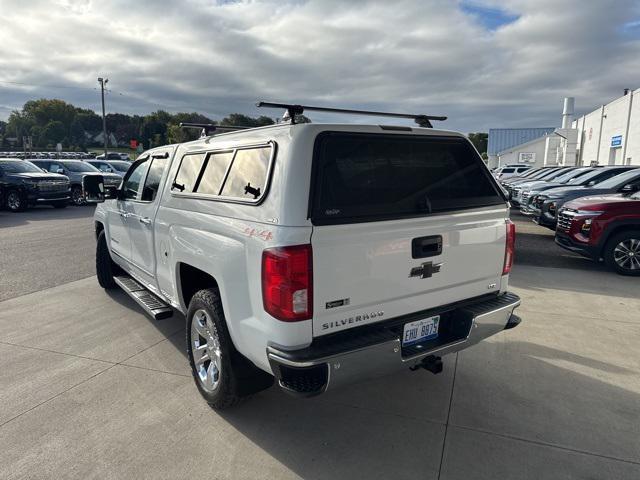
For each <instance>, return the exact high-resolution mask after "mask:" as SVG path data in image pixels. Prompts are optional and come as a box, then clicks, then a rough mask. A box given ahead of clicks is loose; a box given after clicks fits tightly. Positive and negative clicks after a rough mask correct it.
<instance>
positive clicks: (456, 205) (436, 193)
mask: <svg viewBox="0 0 640 480" xmlns="http://www.w3.org/2000/svg"><path fill="white" fill-rule="evenodd" d="M505 202H506V198H505V197H504V195H503V193H502V192H501V191H500V189H499V187H498V186H497V184H496V183H495V181H494V180H493V179H492V178H491V175H490V174H489V172H488V170H487V169H486V167H485V166H484V164H483V162H482V159H481V158H480V157H479V156H478V154H477V152H476V151H475V150H474V148H473V147H472V146H471V144H470V143H469V142H468V141H467V140H466V139H464V138H460V137H445V136H432V135H428V136H427V135H399V134H370V133H346V132H323V133H321V134H320V135H318V137H317V138H316V142H315V147H314V158H313V180H312V188H311V199H310V208H309V216H310V218H311V220H312V223H313V224H314V225H327V224H344V223H358V222H373V221H383V220H394V219H400V218H411V217H421V216H425V215H430V214H437V213H443V212H450V211H456V210H461V209H468V208H477V207H483V206H489V205H501V204H502V205H504V204H505Z"/></svg>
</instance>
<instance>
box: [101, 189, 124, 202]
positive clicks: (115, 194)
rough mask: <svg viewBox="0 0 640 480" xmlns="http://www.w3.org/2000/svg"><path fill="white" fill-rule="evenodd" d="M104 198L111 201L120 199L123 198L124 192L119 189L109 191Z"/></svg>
mask: <svg viewBox="0 0 640 480" xmlns="http://www.w3.org/2000/svg"><path fill="white" fill-rule="evenodd" d="M104 198H105V200H111V199H114V198H117V199H120V198H122V190H120V189H119V188H116V189H115V190H114V189H108V190H106V191H105V192H104Z"/></svg>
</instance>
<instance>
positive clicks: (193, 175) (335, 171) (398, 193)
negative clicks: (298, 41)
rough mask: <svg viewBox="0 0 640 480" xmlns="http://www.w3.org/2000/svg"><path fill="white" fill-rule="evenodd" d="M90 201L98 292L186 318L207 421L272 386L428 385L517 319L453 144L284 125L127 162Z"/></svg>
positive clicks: (502, 232)
mask: <svg viewBox="0 0 640 480" xmlns="http://www.w3.org/2000/svg"><path fill="white" fill-rule="evenodd" d="M297 107H299V106H297ZM292 112H293V114H294V115H295V114H296V113H299V110H292ZM294 118H295V117H294ZM420 118H421V119H422V120H424V117H423V116H420ZM423 124H424V123H423ZM208 133H209V132H208ZM101 188H102V185H101V184H100V183H99V181H97V182H95V183H91V184H85V190H86V192H85V193H86V195H87V196H88V197H91V199H93V200H94V201H96V202H98V203H100V202H103V203H101V204H100V205H99V206H98V207H97V208H96V212H95V231H96V237H97V255H96V267H97V275H98V281H99V282H100V285H102V286H103V287H104V288H117V287H120V288H122V289H124V290H125V291H126V292H127V293H128V294H129V295H130V296H131V297H132V298H133V299H134V300H136V301H137V302H138V303H139V304H140V306H141V307H142V308H143V309H144V310H145V311H146V312H147V313H148V314H149V315H151V316H152V317H153V318H155V319H158V320H160V319H162V318H165V317H168V316H171V315H172V314H173V313H174V312H175V311H177V312H180V313H182V314H183V315H184V316H185V317H186V348H187V352H188V356H189V360H190V362H191V366H192V369H193V376H194V379H195V383H196V385H197V387H198V389H199V391H200V393H201V394H202V395H203V397H204V398H205V399H206V400H207V402H208V403H209V404H210V405H211V406H212V407H214V408H216V409H222V408H225V407H229V406H231V405H234V404H235V403H236V402H237V401H239V400H240V399H241V398H243V397H246V396H248V395H249V394H251V393H255V392H257V391H259V390H262V389H265V388H268V387H269V386H270V385H272V383H273V379H274V377H275V379H277V383H278V385H279V386H280V387H281V388H283V389H284V390H286V391H287V392H289V393H291V394H294V395H298V396H312V395H317V394H320V393H323V392H325V391H326V390H327V389H329V388H335V387H337V386H339V385H341V384H349V383H353V382H356V381H360V380H363V379H367V378H372V377H379V376H382V375H385V374H389V373H392V372H394V371H397V370H399V369H402V368H412V369H416V368H418V367H424V368H425V369H427V370H430V371H432V372H434V373H438V372H439V371H441V369H442V362H441V356H442V355H445V354H448V353H451V352H456V351H459V350H462V349H464V348H467V347H469V346H471V345H473V344H475V343H477V342H478V341H480V340H482V339H484V338H486V337H488V336H490V335H494V334H496V333H498V332H500V331H502V330H504V329H508V328H512V327H514V326H516V325H517V324H518V323H519V322H520V319H519V318H518V317H517V316H516V315H514V314H513V310H514V309H515V308H516V307H517V306H518V305H519V304H520V299H519V298H518V296H517V295H515V294H513V293H510V292H508V290H507V284H508V278H509V271H510V269H511V264H512V261H513V249H514V236H515V230H514V225H513V223H512V222H511V221H510V220H509V218H508V215H509V210H508V204H507V200H506V199H505V197H504V195H503V193H502V191H501V189H500V187H499V186H498V185H497V183H496V181H495V180H494V179H493V178H492V176H491V174H490V173H489V171H488V169H487V168H486V167H485V165H484V164H483V162H482V160H481V158H480V156H479V155H478V153H477V151H476V150H475V149H474V148H473V146H472V145H471V143H470V142H469V141H468V140H467V139H466V138H465V137H464V136H463V135H462V134H459V133H454V132H449V131H442V130H435V129H433V128H422V127H405V126H385V125H352V124H309V123H307V124H295V123H293V122H287V123H281V124H277V125H273V126H268V127H260V128H252V129H247V130H243V131H238V132H231V133H223V134H218V135H208V134H207V135H204V136H203V138H201V139H200V140H196V141H193V142H189V143H184V144H180V145H169V146H165V147H160V148H155V149H153V150H150V151H147V152H145V153H143V154H142V155H141V156H140V157H139V158H138V160H137V161H136V162H134V163H133V165H132V166H131V168H130V169H129V171H128V172H127V174H126V176H125V177H124V179H123V182H122V185H121V187H120V188H119V189H118V190H117V192H115V194H113V195H111V194H107V195H106V198H105V195H104V194H103V193H102V190H101ZM109 196H112V197H114V198H108V197H109Z"/></svg>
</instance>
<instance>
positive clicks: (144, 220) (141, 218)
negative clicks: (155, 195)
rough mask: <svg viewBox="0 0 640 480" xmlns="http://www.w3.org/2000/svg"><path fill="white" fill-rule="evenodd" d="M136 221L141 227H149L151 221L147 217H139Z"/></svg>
mask: <svg viewBox="0 0 640 480" xmlns="http://www.w3.org/2000/svg"><path fill="white" fill-rule="evenodd" d="M138 220H139V221H140V223H142V224H143V225H151V219H150V218H149V217H140V218H138Z"/></svg>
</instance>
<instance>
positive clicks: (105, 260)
mask: <svg viewBox="0 0 640 480" xmlns="http://www.w3.org/2000/svg"><path fill="white" fill-rule="evenodd" d="M120 272H121V269H120V267H119V266H118V265H117V264H116V263H115V262H114V261H113V260H112V259H111V254H110V253H109V247H107V238H106V237H105V234H104V230H103V231H101V232H100V234H99V235H98V242H97V245H96V275H97V277H98V283H99V284H100V286H101V287H102V288H104V289H105V290H112V289H114V288H116V287H117V286H118V284H117V283H116V282H115V280H114V279H113V277H114V275H117V274H119V273H120Z"/></svg>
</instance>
